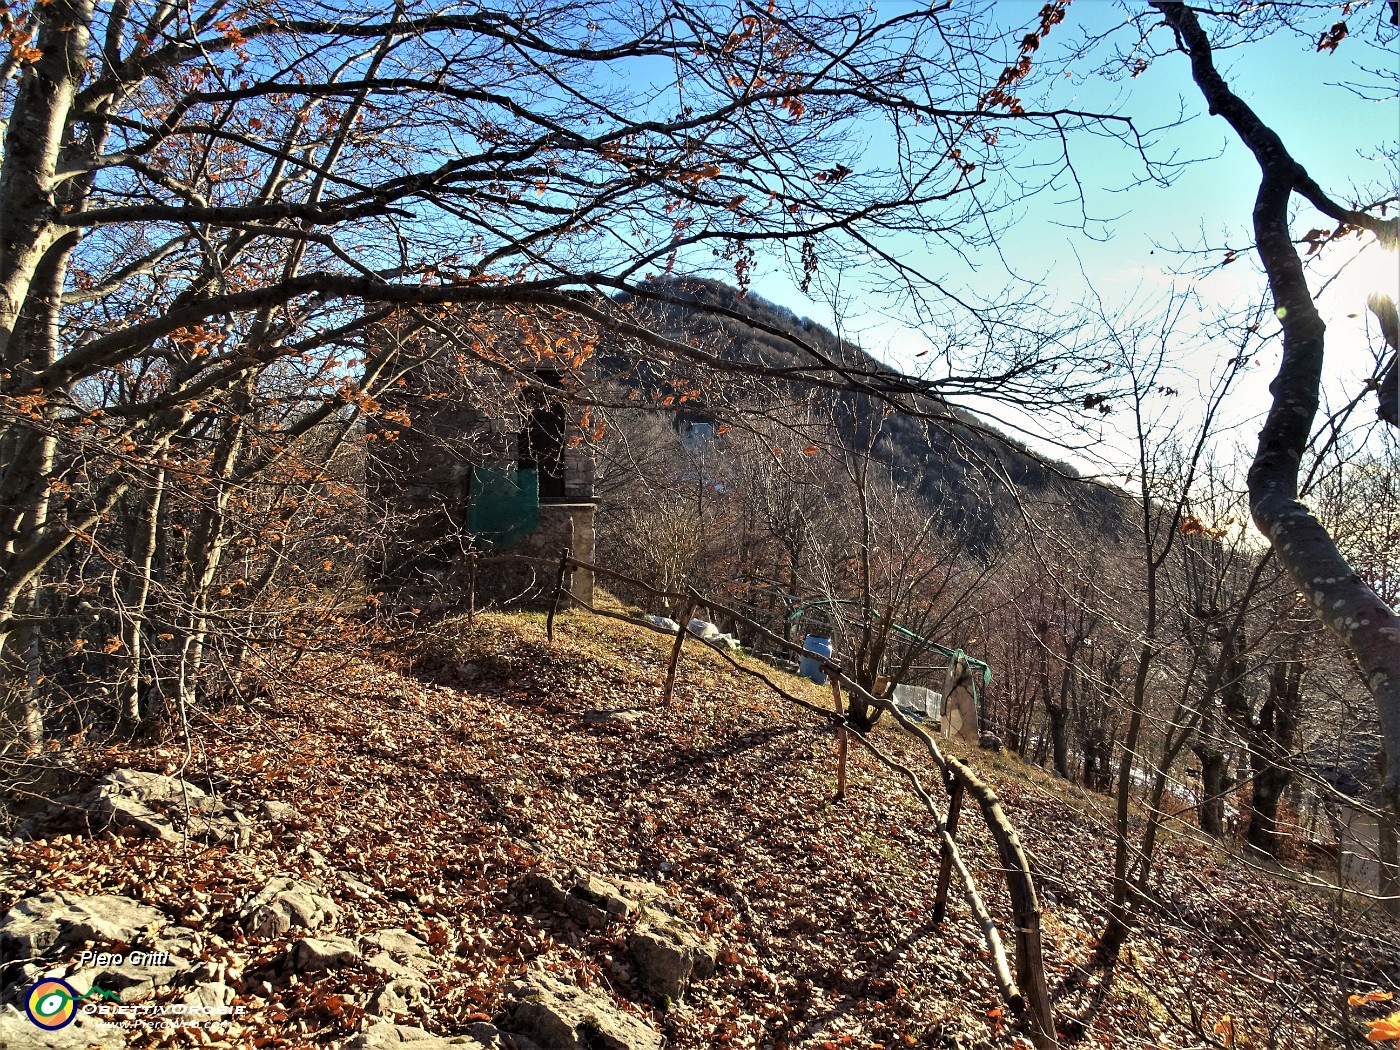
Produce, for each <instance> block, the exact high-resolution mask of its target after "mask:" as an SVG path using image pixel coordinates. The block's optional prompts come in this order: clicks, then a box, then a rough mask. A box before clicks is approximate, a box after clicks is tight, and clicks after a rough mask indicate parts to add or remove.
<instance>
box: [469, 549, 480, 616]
mask: <svg viewBox="0 0 1400 1050" xmlns="http://www.w3.org/2000/svg"><path fill="white" fill-rule="evenodd" d="M478 557H479V556H478V555H477V553H476V551H472V552H471V553H470V554H468V555H467V626H468V627H471V626H472V625H473V624H475V623H476V563H477V559H478Z"/></svg>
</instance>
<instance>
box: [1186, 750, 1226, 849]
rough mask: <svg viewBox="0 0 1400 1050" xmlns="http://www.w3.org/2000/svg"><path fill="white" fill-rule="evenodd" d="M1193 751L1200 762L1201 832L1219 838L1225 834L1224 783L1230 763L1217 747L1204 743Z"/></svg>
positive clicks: (1199, 816) (1199, 813)
mask: <svg viewBox="0 0 1400 1050" xmlns="http://www.w3.org/2000/svg"><path fill="white" fill-rule="evenodd" d="M1194 750H1195V752H1196V757H1197V758H1198V759H1200V761H1201V805H1200V807H1199V812H1198V814H1197V816H1198V818H1199V821H1200V825H1201V830H1202V831H1204V832H1205V833H1206V834H1207V835H1214V836H1215V837H1216V838H1220V837H1221V836H1223V835H1224V834H1225V781H1226V774H1227V773H1228V772H1229V768H1230V761H1229V759H1228V758H1227V757H1226V755H1225V753H1224V752H1223V751H1221V750H1220V749H1219V748H1218V747H1216V746H1214V745H1213V744H1210V743H1206V742H1204V741H1203V742H1201V743H1199V744H1197V745H1196V747H1195V748H1194Z"/></svg>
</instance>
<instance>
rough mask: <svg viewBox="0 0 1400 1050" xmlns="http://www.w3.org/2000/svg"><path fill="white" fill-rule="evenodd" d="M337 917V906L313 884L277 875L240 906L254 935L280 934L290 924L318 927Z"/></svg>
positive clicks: (248, 927) (269, 935)
mask: <svg viewBox="0 0 1400 1050" xmlns="http://www.w3.org/2000/svg"><path fill="white" fill-rule="evenodd" d="M339 921H340V909H339V908H338V907H336V905H335V902H334V901H332V900H331V899H330V898H329V897H323V896H322V895H321V894H320V893H319V892H317V890H316V889H315V887H313V886H311V885H309V884H308V883H305V882H300V881H298V880H297V879H292V878H288V877H286V876H279V877H278V878H275V879H273V880H272V881H271V882H269V883H268V884H267V885H266V886H264V887H263V888H262V890H261V891H260V892H259V893H258V894H257V895H256V896H254V897H253V899H252V900H250V901H249V902H248V904H247V905H246V906H245V907H244V909H243V926H244V929H246V930H247V931H248V932H249V933H251V934H253V936H255V937H269V938H270V937H280V936H282V934H284V933H286V932H287V931H288V930H290V929H291V928H292V927H293V926H301V927H304V928H305V929H308V930H319V929H320V928H321V927H323V926H334V925H335V924H336V923H337V922H339Z"/></svg>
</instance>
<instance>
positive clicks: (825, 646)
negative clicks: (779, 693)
mask: <svg viewBox="0 0 1400 1050" xmlns="http://www.w3.org/2000/svg"><path fill="white" fill-rule="evenodd" d="M802 648H803V649H804V650H806V651H807V652H809V653H814V654H816V655H814V656H804V657H802V659H801V660H799V661H798V663H797V673H798V674H800V675H801V676H802V677H803V678H810V679H811V680H812V681H813V682H816V683H817V685H826V675H824V674H822V664H823V663H824V662H825V661H827V660H829V659H830V658H831V639H830V638H823V637H821V636H820V635H816V634H809V635H807V637H806V638H803V639H802Z"/></svg>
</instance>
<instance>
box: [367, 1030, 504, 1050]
mask: <svg viewBox="0 0 1400 1050" xmlns="http://www.w3.org/2000/svg"><path fill="white" fill-rule="evenodd" d="M341 1050H504V1044H503V1043H502V1042H501V1039H500V1034H499V1033H498V1032H497V1031H496V1029H495V1028H493V1027H492V1026H491V1025H489V1024H474V1025H472V1026H471V1027H470V1028H469V1029H467V1031H466V1032H464V1033H463V1034H461V1035H453V1036H444V1035H434V1034H433V1033H432V1032H425V1031H424V1030H423V1029H421V1028H415V1027H413V1026H412V1025H405V1024H387V1023H385V1024H376V1025H372V1026H371V1027H370V1028H368V1029H366V1030H365V1031H364V1032H361V1033H360V1034H359V1035H357V1036H355V1037H354V1038H353V1039H351V1040H349V1041H348V1042H345V1043H342V1044H341Z"/></svg>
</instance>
